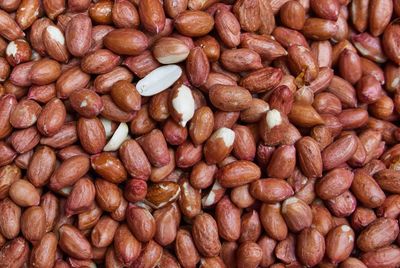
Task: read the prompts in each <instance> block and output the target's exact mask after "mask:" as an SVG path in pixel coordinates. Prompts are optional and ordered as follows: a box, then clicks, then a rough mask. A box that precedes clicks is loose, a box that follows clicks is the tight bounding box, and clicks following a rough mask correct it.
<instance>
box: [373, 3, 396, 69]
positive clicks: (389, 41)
mask: <svg viewBox="0 0 400 268" xmlns="http://www.w3.org/2000/svg"><path fill="white" fill-rule="evenodd" d="M386 4H388V5H390V3H389V2H386ZM377 22H378V23H381V22H380V21H377ZM399 30H400V28H399V26H398V25H397V24H389V25H388V26H387V27H386V29H385V32H384V34H383V39H382V45H383V50H384V51H385V54H386V55H387V56H388V58H389V59H391V60H392V61H394V62H395V63H397V64H398V63H399V62H400V60H399V57H398V55H397V53H398V51H399V46H398V45H397V44H396V43H395V42H393V40H395V39H396V38H397V36H398V35H399Z"/></svg>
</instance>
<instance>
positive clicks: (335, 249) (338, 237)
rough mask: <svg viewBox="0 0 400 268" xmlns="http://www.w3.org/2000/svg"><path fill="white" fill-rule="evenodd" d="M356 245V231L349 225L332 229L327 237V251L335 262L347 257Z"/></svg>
mask: <svg viewBox="0 0 400 268" xmlns="http://www.w3.org/2000/svg"><path fill="white" fill-rule="evenodd" d="M353 247H354V231H353V230H352V229H351V228H350V226H348V225H340V226H338V227H336V228H334V229H332V230H331V231H330V232H329V233H328V235H327V237H326V253H327V255H328V258H329V259H330V260H331V261H332V262H333V263H339V262H342V261H343V260H345V259H347V258H348V257H349V256H350V254H351V251H352V250H353Z"/></svg>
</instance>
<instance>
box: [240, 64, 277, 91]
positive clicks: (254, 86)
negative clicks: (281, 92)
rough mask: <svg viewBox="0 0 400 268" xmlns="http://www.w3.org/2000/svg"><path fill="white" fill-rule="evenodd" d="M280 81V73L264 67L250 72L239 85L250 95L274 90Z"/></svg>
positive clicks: (274, 69) (275, 69)
mask: <svg viewBox="0 0 400 268" xmlns="http://www.w3.org/2000/svg"><path fill="white" fill-rule="evenodd" d="M281 79H282V71H281V70H280V69H277V68H271V67H265V68H262V69H259V70H256V71H252V72H250V73H249V74H247V75H246V76H245V77H243V78H242V79H241V80H240V83H239V84H240V85H241V86H242V87H245V88H247V89H248V90H249V91H250V92H251V93H260V92H265V91H269V90H271V89H273V88H275V87H276V86H277V85H278V84H279V82H280V81H281Z"/></svg>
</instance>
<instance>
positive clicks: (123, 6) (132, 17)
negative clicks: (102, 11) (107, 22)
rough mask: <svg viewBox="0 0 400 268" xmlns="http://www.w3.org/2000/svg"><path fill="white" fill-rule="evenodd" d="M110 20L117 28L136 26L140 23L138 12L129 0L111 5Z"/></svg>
mask: <svg viewBox="0 0 400 268" xmlns="http://www.w3.org/2000/svg"><path fill="white" fill-rule="evenodd" d="M112 21H113V23H114V25H115V26H117V27H118V28H137V27H138V26H139V24H140V21H139V13H138V11H137V9H136V7H135V6H134V5H133V4H132V3H131V2H129V1H126V0H122V1H117V2H115V3H114V5H113V7H112Z"/></svg>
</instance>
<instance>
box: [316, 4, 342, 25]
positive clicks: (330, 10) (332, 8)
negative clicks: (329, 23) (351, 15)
mask: <svg viewBox="0 0 400 268" xmlns="http://www.w3.org/2000/svg"><path fill="white" fill-rule="evenodd" d="M310 7H311V9H312V10H313V11H314V12H315V13H316V14H317V16H318V17H320V18H322V19H327V20H333V21H336V20H337V19H338V17H339V9H340V3H339V1H337V0H323V1H316V0H311V1H310Z"/></svg>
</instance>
